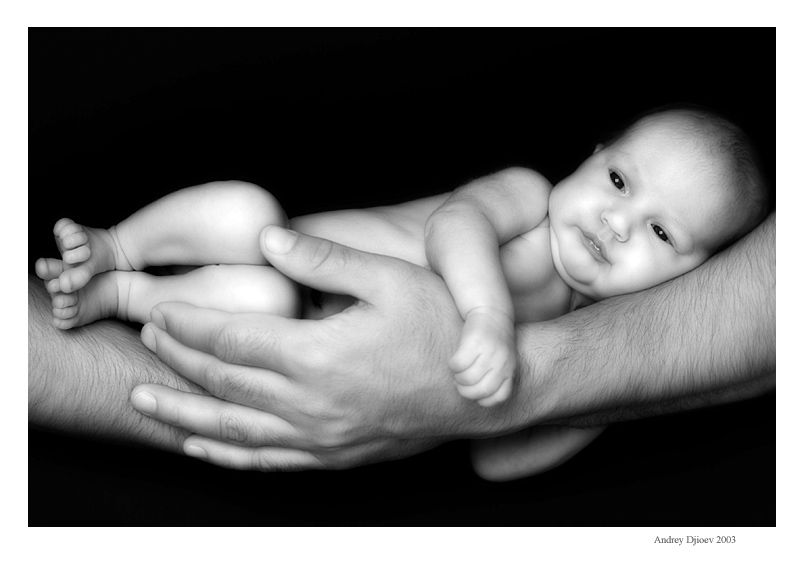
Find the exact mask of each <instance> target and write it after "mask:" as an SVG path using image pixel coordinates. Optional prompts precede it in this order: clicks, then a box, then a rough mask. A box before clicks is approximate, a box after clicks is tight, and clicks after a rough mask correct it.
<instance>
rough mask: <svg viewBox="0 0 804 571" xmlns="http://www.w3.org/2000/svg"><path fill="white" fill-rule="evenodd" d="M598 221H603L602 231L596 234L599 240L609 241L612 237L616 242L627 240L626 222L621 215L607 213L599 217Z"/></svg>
mask: <svg viewBox="0 0 804 571" xmlns="http://www.w3.org/2000/svg"><path fill="white" fill-rule="evenodd" d="M600 219H601V220H602V221H603V230H602V231H601V233H600V234H598V238H599V239H600V240H609V239H611V238H612V237H614V238H615V239H616V240H617V241H618V242H625V241H626V240H628V222H627V220H626V219H625V216H624V215H623V214H621V213H617V212H614V211H607V212H604V213H603V214H601V215H600ZM604 235H605V238H604Z"/></svg>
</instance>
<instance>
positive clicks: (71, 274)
mask: <svg viewBox="0 0 804 571" xmlns="http://www.w3.org/2000/svg"><path fill="white" fill-rule="evenodd" d="M90 279H92V271H91V270H89V269H88V268H87V267H85V266H79V267H77V268H70V269H68V270H65V271H64V272H63V273H62V274H61V275H60V276H59V287H60V288H61V291H63V292H64V293H70V292H74V291H76V290H79V289H81V288H82V287H84V286H85V285H87V284H88V283H89V280H90Z"/></svg>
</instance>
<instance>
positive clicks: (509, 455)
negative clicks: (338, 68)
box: [471, 426, 605, 482]
mask: <svg viewBox="0 0 804 571" xmlns="http://www.w3.org/2000/svg"><path fill="white" fill-rule="evenodd" d="M604 428H605V427H602V428H572V427H568V426H534V427H531V428H527V429H525V430H522V431H520V432H516V433H514V434H509V435H507V436H501V437H498V438H489V439H487V440H474V441H472V443H471V446H472V447H471V459H472V467H473V468H474V469H475V472H476V473H477V474H478V475H479V476H480V477H481V478H483V479H485V480H491V481H494V482H505V481H508V480H515V479H517V478H524V477H526V476H533V475H535V474H540V473H542V472H546V471H547V470H551V469H553V468H556V467H557V466H560V465H561V464H563V463H564V462H566V461H567V460H569V459H570V458H572V457H573V456H575V454H577V453H578V452H580V451H581V450H582V449H583V448H585V447H586V446H587V445H589V443H591V442H592V441H593V440H594V439H595V438H597V437H598V436H600V433H601V432H603V430H604Z"/></svg>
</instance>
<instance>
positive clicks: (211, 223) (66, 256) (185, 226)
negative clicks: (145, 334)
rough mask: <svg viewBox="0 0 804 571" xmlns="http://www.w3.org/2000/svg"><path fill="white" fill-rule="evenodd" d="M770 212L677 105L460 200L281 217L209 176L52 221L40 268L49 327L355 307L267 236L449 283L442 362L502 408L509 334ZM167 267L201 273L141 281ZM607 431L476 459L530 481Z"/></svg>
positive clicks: (510, 372) (751, 180)
mask: <svg viewBox="0 0 804 571" xmlns="http://www.w3.org/2000/svg"><path fill="white" fill-rule="evenodd" d="M766 209H767V206H766V192H765V189H764V186H763V183H762V180H761V177H760V174H759V169H758V167H757V166H756V161H755V160H754V155H753V152H752V150H751V146H750V144H749V143H748V141H747V139H746V138H745V136H744V135H743V134H742V132H741V131H740V130H739V129H738V128H737V127H735V126H734V125H732V124H731V123H729V122H728V121H726V120H725V119H723V118H721V117H719V116H717V115H715V114H713V113H711V112H708V111H704V110H698V109H691V108H690V109H687V108H675V109H667V110H663V111H656V112H652V113H650V114H648V115H645V116H643V117H642V118H641V119H639V120H637V121H635V122H634V123H633V124H631V125H630V126H629V127H627V128H626V129H625V130H624V131H623V132H622V133H620V134H619V135H617V136H616V137H614V138H613V139H612V140H610V141H609V142H607V143H606V144H601V145H598V146H597V147H596V148H595V150H594V152H593V154H592V155H591V156H590V157H589V158H588V159H587V160H586V161H584V162H583V163H582V164H581V165H580V166H579V167H578V169H577V170H576V171H575V172H574V173H572V174H571V175H570V176H568V177H567V178H565V179H564V180H562V181H560V182H559V183H558V184H557V185H555V186H552V185H551V184H550V183H549V182H548V181H547V180H546V179H545V178H544V177H542V176H541V175H539V174H538V173H536V172H533V171H530V170H527V169H522V168H511V169H507V170H504V171H502V172H499V173H496V174H493V175H490V176H487V177H484V178H481V179H478V180H475V181H473V182H470V183H469V184H467V185H465V186H463V187H461V188H459V189H457V190H455V191H454V192H452V193H447V194H443V195H438V196H434V197H429V198H424V199H420V200H415V201H412V202H408V203H404V204H400V205H396V206H390V207H379V208H369V209H364V210H343V211H336V212H327V213H320V214H313V215H308V216H302V217H298V218H294V219H292V220H290V221H288V220H287V218H286V216H285V214H284V212H283V211H282V209H281V207H280V206H279V204H278V202H277V201H276V199H275V198H274V197H273V196H272V195H271V194H269V193H268V192H266V191H264V190H263V189H261V188H259V187H257V186H254V185H251V184H248V183H243V182H215V183H209V184H206V185H202V186H198V187H192V188H187V189H183V190H180V191H177V192H175V193H172V194H170V195H168V196H165V197H164V198H162V199H160V200H158V201H156V202H154V203H152V204H150V205H148V206H146V207H145V208H143V209H142V210H140V211H138V212H136V213H134V214H133V215H132V216H130V217H129V218H127V219H126V220H124V221H122V222H121V223H120V224H118V225H117V226H113V227H111V228H109V229H108V230H104V229H96V228H88V227H84V226H80V225H79V224H76V223H74V222H72V221H71V220H69V219H62V220H60V221H59V222H57V223H56V226H55V228H54V233H55V235H56V242H57V245H58V248H59V251H60V252H61V255H62V260H57V259H40V260H38V261H37V264H36V272H37V275H38V276H39V277H40V278H42V279H44V280H45V281H46V287H47V290H48V291H49V292H50V294H51V297H52V300H53V318H54V319H53V321H54V324H55V325H56V326H57V327H59V328H62V329H70V328H73V327H78V326H81V325H85V324H88V323H91V322H92V321H95V320H98V319H103V318H107V317H118V318H120V319H124V320H129V321H136V322H139V323H147V322H148V321H150V312H151V308H152V307H153V306H154V305H156V304H157V303H160V302H163V301H183V302H187V303H191V304H194V305H197V306H202V307H210V308H215V309H220V310H224V311H228V312H269V313H276V314H280V315H285V316H290V317H302V318H311V319H318V318H322V317H326V316H327V315H331V314H333V313H336V312H338V311H340V310H342V309H344V308H345V307H347V306H348V305H350V304H351V303H352V302H353V301H354V300H352V299H349V298H346V297H345V296H338V295H332V294H323V293H320V292H314V291H310V290H305V289H302V288H300V287H299V286H298V285H297V284H295V283H293V282H292V281H290V280H289V279H288V278H286V277H285V276H283V275H282V274H280V273H279V272H277V271H276V270H274V269H273V268H271V267H269V266H267V265H266V262H265V258H264V257H263V255H262V253H261V251H260V248H259V244H258V237H259V235H260V232H261V230H262V229H263V228H264V227H265V226H267V225H283V226H288V227H290V228H291V229H293V230H296V231H299V232H302V233H305V234H310V235H314V236H319V237H322V238H326V239H328V240H332V241H335V242H339V243H342V244H345V245H347V246H350V247H352V248H357V249H361V250H366V251H369V252H374V253H378V254H384V255H390V256H395V257H398V258H402V259H405V260H407V261H409V262H412V263H415V264H418V265H421V266H424V267H429V268H431V269H432V270H433V271H434V272H436V273H438V274H440V275H441V276H442V277H443V279H444V280H445V283H446V284H447V286H448V288H449V290H450V292H451V293H452V295H453V298H454V300H455V303H456V306H457V308H458V311H459V312H460V314H461V316H462V317H463V319H464V321H465V323H464V327H463V331H462V333H461V339H460V342H459V345H458V349H457V351H456V353H455V354H454V355H453V356H452V358H451V359H450V360H449V367H450V369H451V370H452V371H453V373H454V378H455V383H456V387H457V391H458V392H459V393H460V394H461V395H462V396H464V397H465V398H467V399H472V400H475V401H477V402H478V404H479V405H481V406H494V405H497V404H499V403H502V402H503V401H505V400H506V399H507V398H508V397H509V396H510V394H511V392H512V390H513V387H514V380H515V378H516V365H517V363H516V345H515V326H514V324H515V323H517V322H532V321H541V320H548V319H553V318H555V317H558V316H560V315H562V314H564V313H566V312H568V311H571V310H573V309H576V308H578V307H580V306H582V305H585V304H588V303H592V302H594V301H597V300H600V299H603V298H606V297H611V296H615V295H620V294H623V293H628V292H634V291H638V290H641V289H645V288H649V287H652V286H654V285H657V284H659V283H662V282H664V281H667V280H670V279H672V278H674V277H677V276H680V275H682V274H684V273H686V272H688V271H690V270H692V269H693V268H695V267H697V266H699V265H700V264H701V263H703V262H704V261H705V260H706V259H707V258H708V257H709V256H711V255H712V254H713V253H715V252H716V251H718V250H719V249H722V248H723V247H725V246H726V245H728V244H730V243H732V242H733V241H735V240H736V239H737V238H739V237H741V236H742V235H744V234H746V233H747V232H748V231H750V230H751V229H752V228H753V227H754V226H755V225H757V224H758V223H759V222H760V221H761V220H762V218H763V217H764V216H765V214H766ZM214 264H221V265H214ZM174 265H183V266H188V265H189V266H200V267H198V268H197V269H193V270H191V271H189V272H185V273H176V274H175V275H168V276H155V275H151V274H149V273H145V272H143V271H141V270H143V269H144V268H147V267H153V266H174ZM600 430H601V429H591V430H579V429H572V428H557V427H535V428H533V429H530V430H527V431H523V432H522V433H518V434H515V435H510V436H504V437H500V438H497V439H491V440H486V441H477V442H476V443H475V445H474V447H473V464H474V466H475V469H476V470H477V471H478V473H479V474H481V475H484V476H487V477H491V478H493V479H510V478H514V477H520V476H524V475H529V474H533V473H537V472H540V471H543V470H545V469H547V468H550V467H553V466H555V465H557V464H559V463H561V462H563V461H564V460H566V459H567V458H568V457H570V456H571V455H573V454H574V453H575V452H577V451H578V450H580V449H581V448H582V447H583V446H585V445H586V444H587V443H588V442H589V441H591V439H593V438H594V437H595V436H597V434H599V433H600Z"/></svg>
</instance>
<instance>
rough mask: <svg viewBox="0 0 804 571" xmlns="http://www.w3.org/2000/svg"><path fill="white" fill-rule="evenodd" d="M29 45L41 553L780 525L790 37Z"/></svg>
mask: <svg viewBox="0 0 804 571" xmlns="http://www.w3.org/2000/svg"><path fill="white" fill-rule="evenodd" d="M28 41H29V44H28V49H29V53H28V57H29V69H28V74H29V114H28V125H29V142H28V145H29V166H28V169H29V170H28V176H29V195H28V196H29V199H30V201H31V206H32V207H31V208H30V209H29V211H28V263H29V265H28V274H29V281H28V344H29V354H28V367H29V372H28V383H29V401H28V422H29V429H28V525H29V526H30V527H79V526H91V527H120V526H131V527H151V526H159V527H173V526H176V527H178V526H181V527H203V526H224V527H225V526H238V527H241V526H242V527H528V528H574V527H593V528H612V527H629V528H632V527H637V528H640V527H644V528H651V527H658V528H677V529H681V530H685V529H686V530H689V531H688V533H681V536H683V537H684V538H686V536H687V535H689V536H691V537H698V536H700V537H698V539H700V540H701V542H704V543H705V542H706V541H708V539H707V538H706V537H704V536H703V535H701V533H698V532H697V531H695V530H697V529H700V528H713V529H714V528H723V529H730V530H732V531H733V530H735V529H739V528H773V527H775V526H776V517H777V515H776V394H775V370H776V244H775V232H776V230H775V229H776V178H775V177H776V171H775V165H776V88H775V85H776V30H775V28H763V27H758V28H706V27H701V28H615V27H600V28H512V29H504V30H502V29H468V28H467V29H462V28H459V29H444V28H339V29H328V28H309V29H287V28H259V27H255V28H237V29H232V28H218V29H209V28H206V29H205V28H60V29H58V28H31V29H30V30H29V35H28ZM670 535H672V534H670ZM715 535H716V534H713V537H715ZM727 535H728V536H731V535H734V534H733V533H730V534H727ZM661 539H663V540H667V541H674V540H673V538H672V537H670V538H668V534H665V535H664V536H663V537H662V538H661ZM718 539H723V541H726V540H727V539H728V541H731V539H729V538H728V537H726V536H725V535H724V536H723V538H718ZM680 541H686V539H682V540H680ZM697 541H698V540H697V539H696V540H694V542H697ZM713 547H716V546H713ZM456 548H458V549H469V550H471V549H473V548H472V546H470V545H466V544H464V545H462V546H456ZM579 548H580V546H579ZM667 549H670V548H669V547H668V548H667ZM673 549H678V547H673ZM690 549H692V547H690ZM694 549H702V550H703V549H708V547H707V545H696V546H695V547H694Z"/></svg>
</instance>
